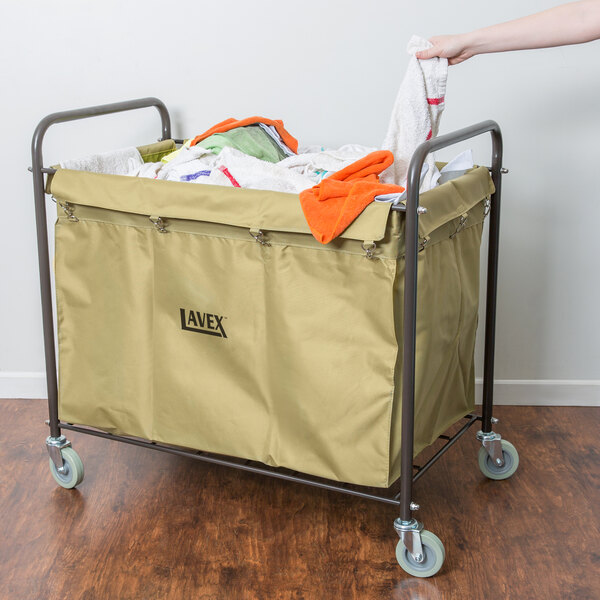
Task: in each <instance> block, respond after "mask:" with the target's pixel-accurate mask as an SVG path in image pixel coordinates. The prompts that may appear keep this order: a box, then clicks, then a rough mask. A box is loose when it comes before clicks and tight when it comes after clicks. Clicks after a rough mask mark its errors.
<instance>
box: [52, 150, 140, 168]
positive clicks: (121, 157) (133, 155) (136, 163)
mask: <svg viewBox="0 0 600 600" xmlns="http://www.w3.org/2000/svg"><path fill="white" fill-rule="evenodd" d="M143 164H144V161H143V159H142V157H141V155H140V153H139V152H138V149H137V148H123V149H122V150H114V151H113V152H104V153H102V154H93V155H91V156H87V157H85V158H81V159H78V160H64V161H62V162H61V163H60V166H61V167H62V168H63V169H73V170H74V171H91V172H92V173H105V174H108V175H129V174H131V173H135V172H136V171H139V169H140V167H141V166H142V165H143Z"/></svg>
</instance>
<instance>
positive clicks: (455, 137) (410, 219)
mask: <svg viewBox="0 0 600 600" xmlns="http://www.w3.org/2000/svg"><path fill="white" fill-rule="evenodd" d="M147 107H154V108H156V109H157V110H158V112H159V114H160V118H161V123H162V137H161V138H160V140H165V139H171V119H170V116H169V112H168V110H167V107H166V106H165V104H164V103H163V102H161V101H160V100H159V99H157V98H141V99H138V100H131V101H127V102H117V103H114V104H106V105H101V106H92V107H88V108H82V109H78V110H69V111H64V112H57V113H53V114H51V115H48V116H47V117H45V118H44V119H42V121H40V123H39V125H38V126H37V128H36V130H35V133H34V135H33V140H32V147H31V152H32V167H31V168H30V170H31V171H32V172H33V189H34V200H35V214H36V229H37V245H38V258H39V272H40V287H41V299H42V314H43V328H44V348H45V359H46V377H47V386H48V410H49V420H48V421H47V424H48V425H49V428H50V435H49V437H48V438H47V440H46V445H47V448H48V452H49V455H50V458H51V460H52V462H53V464H54V466H55V467H56V470H57V471H58V472H59V473H60V472H61V470H62V471H64V469H65V463H64V461H63V455H62V450H64V449H65V448H67V447H69V446H70V445H71V444H70V442H69V441H68V440H67V439H66V438H65V436H64V435H62V433H61V430H62V429H66V430H71V431H77V432H79V433H84V434H89V435H94V436H98V437H102V438H106V439H110V440H116V441H120V442H125V443H127V444H133V445H136V446H142V447H145V448H153V449H155V450H160V451H162V452H168V453H171V454H176V455H180V456H187V457H190V458H194V459H197V460H201V461H205V462H209V463H213V464H218V465H224V466H228V467H234V468H237V469H241V470H244V471H249V472H252V473H260V474H263V475H268V476H270V477H276V478H278V479H284V480H287V481H294V482H297V483H303V484H306V485H311V486H314V487H318V488H322V489H326V490H331V491H336V492H342V493H344V494H350V495H353V496H359V497H361V498H367V499H370V500H377V501H380V502H385V503H388V504H393V505H395V506H398V507H399V510H400V515H399V517H398V518H397V519H396V520H395V521H394V528H395V530H396V531H397V533H398V535H399V537H400V539H401V542H402V544H403V545H404V547H405V548H406V550H407V552H408V553H409V554H410V557H411V559H412V560H413V562H414V563H415V564H416V565H417V566H418V565H419V563H422V562H423V561H424V550H423V544H422V541H423V540H422V535H421V534H422V531H423V525H422V524H421V523H420V522H418V521H417V520H416V519H415V518H413V512H414V511H416V510H418V508H419V506H418V505H417V504H415V503H414V502H412V486H413V483H414V482H416V481H417V480H418V479H419V478H420V477H421V476H422V475H423V474H424V473H425V472H426V471H427V470H428V469H429V468H430V467H431V466H432V465H433V464H434V463H435V462H436V461H437V460H438V459H439V458H440V457H441V456H442V455H443V454H445V453H446V452H447V451H448V450H449V449H450V447H451V446H453V445H454V444H455V443H456V442H457V441H458V439H459V438H460V437H462V436H463V435H464V434H465V433H466V431H467V430H468V429H469V428H470V427H471V426H472V425H474V424H475V423H476V422H478V421H480V422H481V429H480V430H479V432H478V433H477V439H478V440H480V441H481V443H482V449H481V450H480V455H481V453H482V452H483V454H484V460H490V461H491V463H492V464H493V465H496V466H497V467H498V468H500V469H501V468H502V467H503V466H504V461H505V459H506V454H505V452H503V450H504V444H503V443H502V441H501V436H500V435H499V434H497V433H495V432H493V430H492V426H493V424H494V423H496V422H497V419H495V418H493V416H492V409H493V379H494V345H495V322H496V291H497V279H498V246H499V231H500V196H501V182H502V174H503V173H505V172H507V170H506V169H503V168H502V134H501V132H500V127H499V126H498V124H497V123H496V122H495V121H491V120H488V121H483V122H481V123H478V124H475V125H471V126H470V127H466V128H464V129H460V130H458V131H454V132H452V133H449V134H447V135H443V136H440V137H437V138H434V139H431V140H429V141H426V142H424V143H423V144H421V145H420V146H419V147H418V148H417V150H416V152H415V153H414V155H413V157H412V160H411V162H410V165H409V170H408V184H407V202H406V206H401V205H398V206H392V210H397V211H405V212H406V249H405V260H406V272H405V288H404V290H405V291H404V323H403V327H404V335H403V346H404V358H403V361H404V362H403V384H402V385H403V387H402V425H401V427H402V432H401V436H402V437H401V472H402V474H405V473H412V472H413V471H414V474H413V476H412V477H404V475H402V477H401V484H400V486H401V487H400V491H399V492H398V493H397V494H395V495H394V496H391V497H390V496H387V495H385V494H379V493H376V491H372V490H370V489H365V488H361V486H354V485H348V484H344V483H339V482H334V481H330V480H326V479H321V478H316V477H310V476H307V475H301V474H299V473H297V472H295V471H290V470H288V469H283V468H273V467H268V466H266V465H262V463H257V462H253V461H244V460H242V459H235V458H229V457H224V456H220V455H215V454H211V453H209V452H203V451H196V450H190V449H184V448H180V447H175V446H170V445H166V444H161V443H156V442H151V441H147V440H142V439H139V438H133V437H127V436H122V435H113V434H110V433H106V432H103V431H99V430H97V429H93V428H91V427H82V426H78V425H74V424H71V423H65V422H61V421H60V420H59V418H58V388H57V370H56V353H55V338H54V320H53V310H52V292H51V274H50V257H49V250H48V234H47V225H46V204H45V193H46V192H45V181H44V174H52V173H54V172H55V170H54V169H51V168H46V167H44V166H43V155H42V144H43V141H44V136H45V134H46V132H47V131H48V129H49V128H50V127H51V126H52V125H55V124H57V123H64V122H67V121H74V120H79V119H86V118H89V117H96V116H101V115H108V114H113V113H119V112H124V111H130V110H136V109H142V108H147ZM488 132H489V133H490V134H491V138H492V162H491V168H490V170H491V176H492V180H493V182H494V186H495V190H496V191H495V193H494V194H493V195H492V196H491V198H490V207H489V217H490V225H489V248H488V264H487V295H486V310H485V313H486V321H485V354H484V375H483V407H482V413H481V415H478V414H470V415H467V416H466V417H465V419H466V421H465V423H464V424H463V426H462V427H461V428H460V429H459V430H458V431H457V432H456V433H455V434H454V435H452V436H447V435H442V436H440V438H442V439H443V440H445V443H444V445H443V446H442V447H441V449H439V450H438V451H437V452H436V453H435V454H434V455H433V457H432V458H430V459H429V460H428V461H427V462H426V463H425V464H424V465H422V466H416V465H413V437H414V431H413V430H414V398H415V346H416V311H417V259H418V253H419V236H418V223H419V215H420V214H423V213H424V212H426V209H425V208H423V207H420V206H419V176H420V173H421V169H422V166H423V163H424V161H425V159H426V157H427V155H428V154H429V153H430V152H434V151H436V150H440V149H442V148H446V147H448V146H451V145H454V144H456V143H459V142H462V141H464V140H468V139H470V138H474V137H476V136H479V135H482V134H485V133H488ZM175 141H176V142H178V143H181V142H182V140H175ZM517 460H518V458H517ZM480 465H481V460H480ZM482 470H483V468H482ZM484 473H485V471H484ZM486 474H487V473H486ZM511 474H512V473H511ZM488 476H490V475H489V474H488ZM492 478H494V479H502V478H504V477H502V476H498V477H492ZM442 560H443V559H442ZM409 572H410V571H409ZM413 574H417V575H418V573H413ZM425 576H427V575H425Z"/></svg>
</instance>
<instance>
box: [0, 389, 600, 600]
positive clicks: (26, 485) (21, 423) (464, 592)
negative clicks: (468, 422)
mask: <svg viewBox="0 0 600 600" xmlns="http://www.w3.org/2000/svg"><path fill="white" fill-rule="evenodd" d="M496 415H497V416H498V417H499V418H500V424H499V425H498V426H497V430H498V431H499V432H500V433H502V435H503V436H504V437H505V438H506V439H508V440H509V441H511V442H512V443H513V444H515V446H516V447H517V449H518V450H519V452H520V456H521V464H520V467H519V470H518V472H517V473H516V474H515V475H514V476H513V477H512V478H511V479H509V480H507V481H502V482H494V481H490V480H487V479H485V478H484V477H483V475H481V473H480V472H479V469H478V467H477V462H476V455H477V450H478V445H477V443H476V441H475V439H474V429H472V430H471V431H470V432H469V433H468V434H467V435H466V436H464V437H463V439H462V440H461V441H460V442H459V443H458V444H457V445H456V446H455V447H454V448H452V449H451V450H450V451H449V452H448V454H446V456H444V457H443V458H442V460H441V461H440V462H438V463H437V464H436V465H434V466H433V467H432V468H431V470H430V471H429V473H427V475H426V476H424V477H423V478H422V479H421V480H420V481H419V482H418V483H417V484H416V487H415V493H414V499H415V501H417V502H418V503H420V504H421V510H420V511H419V513H418V517H419V519H420V520H422V521H423V522H424V523H425V526H426V528H427V529H429V530H431V531H433V532H434V533H436V534H437V535H438V536H439V537H440V538H441V539H442V540H443V541H444V544H445V547H446V562H445V564H444V567H443V568H442V570H441V571H440V573H439V574H438V575H437V576H436V577H434V578H431V579H415V578H412V577H410V576H408V575H406V574H405V573H404V572H403V571H402V570H401V569H400V567H399V566H398V565H397V563H396V560H395V557H394V548H395V545H396V542H397V537H396V534H395V533H394V530H393V527H392V522H393V520H394V518H395V516H396V511H395V508H394V507H393V506H387V505H384V504H380V503H375V502H370V501H366V500H361V499H357V498H352V497H348V496H342V495H339V494H335V493H331V492H326V491H321V490H316V489H312V488H306V487H304V486H301V485H298V484H291V483H286V482H282V481H277V480H273V479H267V478H264V477H260V476H257V475H252V474H246V473H241V472H239V471H233V470H230V469H226V468H223V467H216V466H212V465H207V464H203V463H200V462H197V461H193V460H190V459H187V458H180V457H176V456H172V455H167V454H163V453H160V452H153V451H149V450H145V449H143V448H137V447H133V446H129V445H125V444H118V443H115V442H109V441H106V440H102V439H97V438H93V437H90V436H84V435H80V434H75V433H71V432H66V433H67V434H70V435H68V437H69V439H71V441H72V442H73V446H74V447H75V449H76V450H77V451H78V452H79V454H80V455H81V457H82V459H83V462H84V464H85V469H86V477H85V481H84V482H83V483H82V484H81V486H80V487H79V488H78V489H77V490H72V491H69V490H64V489H62V488H59V487H57V486H56V485H55V483H54V482H53V480H52V478H51V476H50V472H49V468H48V457H47V453H46V449H45V446H44V440H45V437H46V435H47V428H46V426H45V425H44V419H45V418H47V417H46V405H45V403H44V402H42V401H38V400H0V420H1V423H2V434H1V437H0V441H1V444H0V458H1V461H2V467H1V468H0V599H1V600H8V599H10V600H37V599H43V600H54V599H57V600H58V599H61V600H63V599H68V600H77V599H85V600H95V599H101V600H104V599H107V600H129V599H135V600H150V599H160V600H163V599H169V600H171V599H173V600H182V599H185V600H188V599H189V600H209V599H228V600H229V599H234V600H245V599H260V600H263V599H264V600H271V599H279V598H281V599H284V598H285V599H288V598H289V599H295V600H300V599H306V600H309V599H310V600H312V599H315V600H326V599H329V598H332V599H336V600H338V599H344V600H346V599H351V598H358V599H360V600H367V599H376V598H377V599H380V598H386V599H401V598H407V599H408V598H411V599H420V600H425V599H426V600H436V599H445V598H460V599H469V598H474V599H477V600H480V599H481V600H483V599H490V600H495V599H505V598H515V599H519V600H532V599H534V598H543V599H544V600H552V599H561V600H562V599H590V600H592V599H594V600H595V599H598V598H600V457H599V453H600V436H599V417H600V409H598V408H527V407H498V408H497V410H496Z"/></svg>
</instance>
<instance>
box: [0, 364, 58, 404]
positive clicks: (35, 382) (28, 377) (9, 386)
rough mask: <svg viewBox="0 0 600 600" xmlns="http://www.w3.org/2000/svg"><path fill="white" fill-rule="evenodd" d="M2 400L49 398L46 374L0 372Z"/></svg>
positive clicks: (0, 394) (0, 395)
mask: <svg viewBox="0 0 600 600" xmlns="http://www.w3.org/2000/svg"><path fill="white" fill-rule="evenodd" d="M0 398H25V399H30V398H48V390H47V389H46V373H44V372H39V373H38V372H26V371H18V372H13V373H11V372H9V371H0Z"/></svg>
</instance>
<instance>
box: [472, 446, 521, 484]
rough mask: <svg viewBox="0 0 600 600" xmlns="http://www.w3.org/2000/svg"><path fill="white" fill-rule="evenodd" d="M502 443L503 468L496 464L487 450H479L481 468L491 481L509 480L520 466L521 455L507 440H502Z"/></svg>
mask: <svg viewBox="0 0 600 600" xmlns="http://www.w3.org/2000/svg"><path fill="white" fill-rule="evenodd" d="M500 443H501V445H502V459H503V460H504V464H503V465H502V466H498V465H497V464H495V463H494V461H493V460H492V457H491V456H490V455H489V454H488V451H487V450H486V449H485V448H483V447H482V448H479V455H478V457H477V459H478V462H479V468H480V469H481V472H482V473H483V474H484V475H485V476H486V477H488V478H489V479H497V480H499V479H508V478H509V477H510V476H511V475H513V474H514V472H515V471H516V470H517V468H518V466H519V453H518V452H517V449H516V448H515V447H514V446H513V445H512V444H511V443H510V442H507V441H506V440H500Z"/></svg>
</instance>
